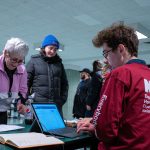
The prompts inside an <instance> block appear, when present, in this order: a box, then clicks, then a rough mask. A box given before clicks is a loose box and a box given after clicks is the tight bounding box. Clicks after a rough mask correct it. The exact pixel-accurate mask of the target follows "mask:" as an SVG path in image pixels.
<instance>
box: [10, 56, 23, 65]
mask: <svg viewBox="0 0 150 150" xmlns="http://www.w3.org/2000/svg"><path fill="white" fill-rule="evenodd" d="M9 58H10V61H11V62H12V63H18V64H22V63H23V61H24V60H23V59H20V60H18V59H17V58H11V57H9Z"/></svg>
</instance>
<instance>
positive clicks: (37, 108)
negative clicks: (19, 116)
mask: <svg viewBox="0 0 150 150" xmlns="http://www.w3.org/2000/svg"><path fill="white" fill-rule="evenodd" d="M31 106H32V109H33V112H34V115H35V118H36V121H37V123H38V125H39V127H40V129H41V132H42V133H44V134H49V135H57V136H62V137H69V138H74V137H77V136H80V135H81V134H78V133H76V128H71V127H66V125H65V123H64V120H63V119H62V117H61V115H60V113H59V111H58V109H57V106H56V104H54V103H32V104H31Z"/></svg>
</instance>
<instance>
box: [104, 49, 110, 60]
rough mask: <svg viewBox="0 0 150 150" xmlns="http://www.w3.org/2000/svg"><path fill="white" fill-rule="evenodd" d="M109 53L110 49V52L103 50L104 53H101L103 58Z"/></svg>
mask: <svg viewBox="0 0 150 150" xmlns="http://www.w3.org/2000/svg"><path fill="white" fill-rule="evenodd" d="M111 51H112V49H110V50H108V51H106V50H104V51H103V56H104V57H105V58H107V56H108V53H109V52H111Z"/></svg>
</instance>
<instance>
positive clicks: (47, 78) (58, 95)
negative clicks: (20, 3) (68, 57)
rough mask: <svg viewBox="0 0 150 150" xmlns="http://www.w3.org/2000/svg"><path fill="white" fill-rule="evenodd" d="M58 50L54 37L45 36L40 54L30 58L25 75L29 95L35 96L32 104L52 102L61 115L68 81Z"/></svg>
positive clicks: (66, 94) (57, 43) (66, 95)
mask: <svg viewBox="0 0 150 150" xmlns="http://www.w3.org/2000/svg"><path fill="white" fill-rule="evenodd" d="M58 49H59V41H58V40H57V39H56V37H55V36H53V35H48V36H46V37H45V39H44V40H43V42H42V45H41V51H40V53H39V54H37V55H33V56H31V59H30V61H29V63H28V64H27V73H28V89H29V94H33V93H34V94H35V96H34V102H54V103H56V105H57V107H58V109H59V111H60V113H61V114H62V106H63V105H64V104H65V102H66V100H67V97H68V80H67V77H66V72H65V69H64V66H63V64H62V59H61V58H60V57H59V55H58V54H57V50H58Z"/></svg>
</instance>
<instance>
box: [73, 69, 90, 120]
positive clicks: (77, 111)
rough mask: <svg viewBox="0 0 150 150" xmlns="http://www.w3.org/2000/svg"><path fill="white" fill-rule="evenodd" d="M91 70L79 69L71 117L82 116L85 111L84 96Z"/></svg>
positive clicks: (85, 96)
mask: <svg viewBox="0 0 150 150" xmlns="http://www.w3.org/2000/svg"><path fill="white" fill-rule="evenodd" d="M90 74H91V71H90V70H89V69H88V68H84V69H83V70H82V71H80V83H79V84H78V87H77V91H76V94H75V96H74V104H73V117H74V118H84V117H85V112H86V98H87V95H88V90H89V84H90V79H91V75H90Z"/></svg>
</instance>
